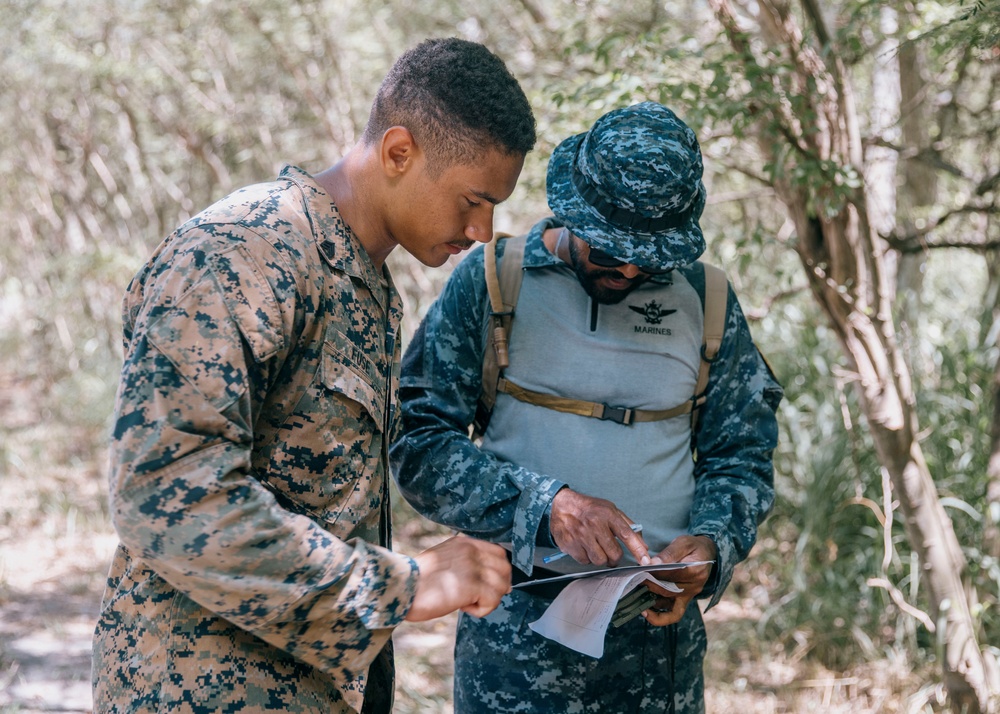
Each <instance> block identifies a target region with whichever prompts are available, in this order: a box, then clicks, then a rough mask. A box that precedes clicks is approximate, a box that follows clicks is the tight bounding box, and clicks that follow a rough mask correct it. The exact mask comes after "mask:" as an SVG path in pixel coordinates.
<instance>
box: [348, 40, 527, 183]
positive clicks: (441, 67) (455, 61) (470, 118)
mask: <svg viewBox="0 0 1000 714" xmlns="http://www.w3.org/2000/svg"><path fill="white" fill-rule="evenodd" d="M393 126H404V127H406V128H407V129H408V130H409V131H410V133H411V134H413V137H414V139H416V141H417V143H418V144H420V145H421V146H422V147H423V148H424V150H425V151H426V152H427V155H428V164H429V165H430V166H431V167H438V168H442V167H443V166H448V165H453V164H456V163H472V162H474V161H475V160H476V159H477V158H478V157H479V156H481V155H482V154H483V152H484V151H486V150H488V149H497V150H500V151H502V152H503V153H506V154H522V155H524V154H527V153H528V152H529V151H531V148H532V147H533V146H534V145H535V117H534V115H533V114H532V113H531V105H530V104H529V103H528V98H527V97H525V96H524V91H523V90H522V89H521V85H519V84H518V82H517V80H516V79H514V77H513V76H512V75H511V73H510V72H509V71H508V70H507V67H506V65H505V64H504V63H503V60H501V59H500V58H499V57H497V56H496V55H495V54H493V53H492V52H490V51H489V50H488V49H487V48H486V47H484V46H483V45H481V44H478V43H475V42H469V41H467V40H461V39H458V38H456V37H451V38H445V39H432V40H425V41H424V42H421V43H420V44H419V45H417V46H416V47H414V48H412V49H410V50H408V51H406V52H405V53H403V54H402V55H401V56H400V57H399V59H397V60H396V62H395V64H394V65H393V66H392V69H390V70H389V73H388V74H387V75H386V77H385V79H384V80H383V81H382V85H381V86H380V87H379V90H378V93H377V94H376V95H375V101H374V102H373V103H372V110H371V115H370V116H369V118H368V124H367V126H366V127H365V131H364V135H363V136H362V141H363V142H364V143H365V144H366V145H369V146H370V145H372V144H374V143H375V142H377V141H378V140H379V139H381V137H382V135H383V134H385V132H386V130H387V129H389V128H390V127H393Z"/></svg>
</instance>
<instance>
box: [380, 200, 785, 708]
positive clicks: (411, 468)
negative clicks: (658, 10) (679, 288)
mask: <svg viewBox="0 0 1000 714" xmlns="http://www.w3.org/2000/svg"><path fill="white" fill-rule="evenodd" d="M555 225H558V224H557V223H556V222H555V221H553V220H552V219H547V220H546V221H543V222H541V223H539V224H538V225H536V226H535V227H534V228H533V229H532V231H531V233H530V234H529V238H528V244H527V247H526V253H525V258H524V266H525V270H526V271H533V270H553V269H563V270H565V269H566V267H565V266H564V265H563V264H562V263H561V261H560V260H559V259H557V258H556V257H555V256H553V255H552V254H551V253H550V252H549V251H548V250H547V249H546V248H545V246H544V245H543V243H542V241H541V234H542V232H543V230H544V229H546V228H549V227H552V226H555ZM503 247H504V242H503V241H502V242H501V243H500V245H499V246H498V253H501V254H502V251H503ZM501 269H502V260H501ZM678 271H679V272H681V273H683V274H684V276H685V277H686V278H690V279H691V282H692V283H695V282H697V274H698V271H697V270H695V269H694V268H693V267H691V266H685V267H679V268H678ZM701 286H702V289H703V282H702V283H701ZM581 289H582V288H581ZM641 289H642V288H640V290H641ZM637 292H638V291H637ZM523 300H524V294H523V293H522V297H521V298H520V299H519V300H518V305H517V308H516V309H517V310H518V311H520V312H521V314H523V312H524V311H525V310H531V309H532V307H531V305H527V304H525V303H524V302H523ZM488 314H489V303H488V296H487V291H486V285H485V279H484V276H483V253H482V250H476V251H473V252H472V253H470V255H469V256H468V257H467V258H466V259H465V260H464V261H462V263H460V264H459V265H458V266H457V267H456V269H455V271H454V273H453V274H452V276H451V277H450V279H449V281H448V284H447V285H446V287H445V289H444V291H443V293H442V295H441V296H440V297H439V299H438V300H437V301H436V302H435V304H434V305H433V306H432V307H431V309H430V311H429V312H428V314H427V316H426V318H425V320H424V322H423V323H422V325H421V327H420V329H419V330H418V331H417V334H416V335H415V336H414V339H413V341H412V344H411V345H410V347H409V349H408V350H407V354H406V357H405V359H404V363H403V371H402V377H401V390H400V394H401V399H402V402H401V412H402V419H401V429H400V437H399V439H398V440H397V441H396V442H395V443H394V444H393V446H392V449H391V452H390V454H391V459H392V463H393V468H394V473H395V476H396V479H397V482H398V483H399V486H400V490H401V492H402V493H403V495H404V496H405V497H406V498H407V499H408V500H409V501H410V502H411V503H412V504H413V505H414V506H415V507H416V509H417V510H418V511H420V512H421V513H423V514H424V515H426V516H428V517H429V518H431V519H433V520H435V521H438V522H440V523H444V524H446V525H449V526H451V527H454V528H457V529H459V530H461V531H464V532H466V533H470V534H473V535H477V536H479V537H482V538H486V539H489V540H493V541H497V542H502V541H512V542H513V560H514V564H515V565H516V566H517V567H519V568H521V569H522V570H525V571H529V572H530V569H531V565H530V564H531V561H532V558H533V554H534V547H535V545H547V546H551V545H554V543H553V541H552V538H551V534H550V533H549V531H548V523H547V515H548V509H549V507H550V505H551V501H552V498H553V496H554V495H555V493H556V492H557V491H558V490H559V488H561V487H562V486H563V485H565V484H564V483H563V482H562V481H560V480H558V479H555V478H553V477H551V476H549V475H546V474H542V473H534V472H532V471H529V470H528V469H525V468H523V467H521V466H519V465H518V464H517V463H513V462H512V461H503V460H500V459H498V458H497V456H496V455H495V454H493V453H490V452H488V451H485V450H483V449H481V448H480V447H479V446H477V445H476V444H475V443H473V442H472V441H470V440H469V438H468V435H467V434H468V427H469V425H470V424H471V423H472V420H473V416H474V414H475V411H476V403H477V400H478V397H479V393H480V387H481V368H482V359H483V353H484V350H485V349H486V344H487V343H486V334H487V327H488ZM517 339H518V338H517V320H515V323H514V328H513V333H512V336H511V341H512V349H513V347H514V346H515V345H516V343H517ZM565 349H566V351H567V352H572V351H573V345H572V344H567V345H565ZM548 361H549V363H550V364H552V365H553V369H559V365H560V361H561V360H560V358H559V356H558V355H556V354H553V355H550V356H549V360H548ZM511 362H512V366H513V362H514V357H513V354H512V357H511ZM609 369H614V365H609ZM662 378H663V377H661V379H662ZM539 379H542V380H544V375H542V376H540V377H539ZM643 384H645V382H644V380H643V379H641V378H639V376H637V378H636V389H643V386H642V385H643ZM563 396H570V397H574V398H581V397H580V396H579V395H563ZM582 398H590V397H582ZM780 398H781V389H780V386H779V385H778V384H777V383H776V382H775V381H774V380H773V378H772V376H771V375H770V372H769V370H768V369H767V367H766V365H765V364H764V363H763V360H762V359H761V358H760V356H759V353H758V352H757V350H756V348H755V347H754V345H753V342H752V340H751V337H750V333H749V330H748V328H747V324H746V321H745V319H744V317H743V314H742V311H741V310H740V308H739V305H738V302H737V300H736V296H735V294H734V293H733V292H732V290H731V289H730V292H729V309H728V312H727V316H726V329H725V335H724V338H723V342H722V347H721V350H720V353H719V356H718V359H717V361H716V363H715V364H714V365H713V368H712V371H711V376H710V380H709V386H708V401H707V404H706V405H705V407H704V408H703V410H702V412H701V415H700V420H699V424H698V433H697V445H698V458H697V463H696V464H695V466H694V480H695V485H694V496H693V503H692V506H691V509H690V510H691V512H690V519H689V522H688V531H689V532H690V533H692V534H694V535H707V536H709V537H711V538H712V539H713V541H714V542H715V544H716V546H717V548H718V561H717V564H716V566H715V568H714V571H713V575H712V577H711V579H710V581H709V583H708V584H707V587H706V589H705V591H704V592H703V596H705V597H710V598H711V599H710V601H709V606H711V605H713V604H715V603H716V602H717V601H718V599H719V598H720V597H721V596H722V594H723V592H724V590H725V588H726V586H727V584H728V583H729V580H730V578H731V576H732V572H733V568H734V566H735V565H736V564H737V563H738V562H739V561H741V560H743V559H744V558H745V557H746V556H747V554H748V553H749V551H750V548H751V547H752V546H753V543H754V541H755V538H756V533H757V526H758V523H759V522H760V521H761V520H762V519H763V518H764V517H765V516H766V514H767V513H768V512H769V510H770V508H771V506H772V504H773V496H774V494H773V485H772V484H773V479H772V464H771V452H772V450H773V448H774V446H775V443H776V438H777V426H776V421H775V409H776V408H777V404H778V402H779V400H780ZM535 408H537V407H535ZM553 414H555V412H553ZM575 418H578V419H584V420H587V419H586V418H585V417H575ZM681 418H683V419H686V418H687V417H681ZM590 421H594V420H590ZM614 426H616V427H617V426H618V425H614ZM619 428H621V429H629V428H630V427H619ZM556 431H557V430H556ZM488 434H489V432H487V435H488ZM526 437H527V435H526ZM549 438H550V439H558V438H560V435H559V434H550V437H549ZM593 448H595V449H610V450H613V449H614V448H615V447H614V445H610V444H594V445H593ZM570 485H572V484H570ZM619 485H620V484H619ZM615 491H616V482H615V479H614V477H609V479H608V484H607V491H606V492H605V493H593V494H590V495H594V496H599V497H604V498H608V499H610V500H612V501H614V500H616V499H615ZM549 602H550V601H549V600H546V599H543V598H540V597H536V596H532V595H528V594H526V593H525V592H524V591H520V590H515V591H514V592H513V593H511V594H510V595H508V596H507V597H506V598H504V601H503V603H502V604H501V607H500V608H498V610H497V611H495V612H494V613H492V614H491V615H489V616H488V617H486V618H482V619H476V618H471V617H467V616H464V615H463V616H462V617H461V620H460V624H459V632H458V641H457V644H456V652H455V659H456V664H455V667H456V669H455V672H456V674H455V708H456V712H458V713H462V712H476V711H485V710H489V711H498V712H556V711H558V712H584V711H586V712H662V711H671V712H685V713H687V712H701V711H703V708H704V699H703V680H702V660H703V656H704V652H705V635H704V628H703V625H702V622H701V613H700V610H699V608H698V607H696V606H691V607H689V608H688V610H687V613H686V615H685V617H684V619H683V620H682V621H681V622H680V623H678V624H677V625H674V626H670V627H652V626H650V625H648V624H646V622H645V621H644V620H642V619H641V618H639V619H636V620H633V621H631V622H630V623H627V624H626V625H625V626H624V627H622V628H620V629H617V630H616V629H612V630H610V631H609V633H608V635H607V637H606V639H605V654H604V656H603V657H602V658H601V659H600V660H596V659H592V658H590V657H587V656H585V655H580V654H577V653H575V652H573V651H572V650H569V649H568V648H565V647H563V646H561V645H559V644H557V643H554V642H552V641H550V640H547V639H545V638H543V637H541V636H539V635H537V634H535V633H534V632H532V631H531V630H529V629H528V627H527V623H528V622H531V621H533V620H535V619H537V618H538V617H539V616H540V615H541V613H542V612H543V611H544V609H545V608H546V607H547V606H548V604H549Z"/></svg>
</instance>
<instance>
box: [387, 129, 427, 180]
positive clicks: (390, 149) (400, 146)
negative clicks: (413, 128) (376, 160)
mask: <svg viewBox="0 0 1000 714" xmlns="http://www.w3.org/2000/svg"><path fill="white" fill-rule="evenodd" d="M419 155H420V147H418V146H417V142H416V141H415V140H414V139H413V134H411V133H410V130H409V129H407V128H406V127H403V126H393V127H389V128H388V129H387V130H386V132H385V134H383V135H382V144H381V154H380V158H381V160H382V170H383V171H384V172H385V174H386V176H388V177H389V178H396V177H397V176H401V175H402V174H404V173H406V172H407V171H410V170H411V169H412V168H413V165H414V163H415V162H416V160H417V158H418V157H419Z"/></svg>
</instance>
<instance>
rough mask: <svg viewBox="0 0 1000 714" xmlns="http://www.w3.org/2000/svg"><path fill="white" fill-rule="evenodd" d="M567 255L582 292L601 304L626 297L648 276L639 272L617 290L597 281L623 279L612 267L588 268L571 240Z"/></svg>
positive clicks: (610, 303) (619, 300) (618, 300)
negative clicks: (625, 285)
mask: <svg viewBox="0 0 1000 714" xmlns="http://www.w3.org/2000/svg"><path fill="white" fill-rule="evenodd" d="M569 257H570V260H571V261H572V264H573V272H574V273H576V279H577V280H578V281H579V283H580V285H581V287H583V290H584V292H586V293H587V295H589V296H590V297H591V299H593V300H594V301H596V302H599V303H601V304H602V305H614V304H616V303H619V302H621V301H622V300H624V299H625V298H626V297H628V295H629V293H631V292H632V291H633V290H635V289H636V288H637V287H639V286H640V285H642V284H643V283H644V282H646V280H647V279H648V278H649V276H648V275H643V274H639V275H637V276H636V277H634V278H632V279H631V280H630V281H629V285H628V287H625V288H621V289H617V290H615V289H612V288H607V287H604V286H602V285H600V284H598V281H599V280H601V279H602V278H610V279H612V280H624V279H625V278H624V276H622V274H621V273H620V272H619V271H617V270H614V269H612V268H596V269H594V268H588V267H587V265H586V264H585V262H584V260H583V258H581V257H580V251H579V249H578V248H577V246H576V243H575V242H573V241H570V244H569Z"/></svg>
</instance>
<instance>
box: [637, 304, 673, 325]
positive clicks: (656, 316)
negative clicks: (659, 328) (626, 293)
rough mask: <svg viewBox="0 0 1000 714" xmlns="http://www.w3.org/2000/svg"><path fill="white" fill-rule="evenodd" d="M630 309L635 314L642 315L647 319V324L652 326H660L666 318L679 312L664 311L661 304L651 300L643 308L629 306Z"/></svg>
mask: <svg viewBox="0 0 1000 714" xmlns="http://www.w3.org/2000/svg"><path fill="white" fill-rule="evenodd" d="M628 309H629V310H632V311H633V312H637V313H639V314H640V315H642V316H643V317H644V318H646V322H647V323H648V324H650V325H659V324H660V322H661V321H662V320H663V318H664V317H666V316H667V315H671V314H673V313H675V312H677V310H669V309H668V310H665V309H663V308H662V307H661V306H660V303H658V302H656V300H650V301H649V302H647V303H646V304H645V305H643V306H642V307H636V306H635V305H629V306H628Z"/></svg>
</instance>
